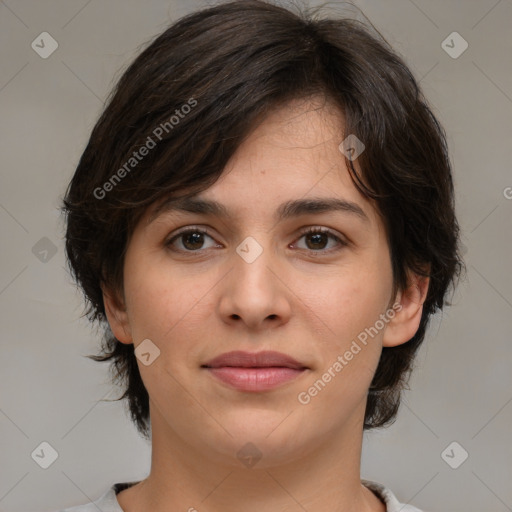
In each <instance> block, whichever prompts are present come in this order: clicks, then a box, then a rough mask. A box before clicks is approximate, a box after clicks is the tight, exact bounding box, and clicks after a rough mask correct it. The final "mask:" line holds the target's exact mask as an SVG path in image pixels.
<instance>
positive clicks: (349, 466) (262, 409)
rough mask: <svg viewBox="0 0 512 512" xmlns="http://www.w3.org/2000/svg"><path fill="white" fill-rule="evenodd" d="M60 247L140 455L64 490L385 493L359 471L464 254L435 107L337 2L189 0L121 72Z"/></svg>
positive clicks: (110, 502)
mask: <svg viewBox="0 0 512 512" xmlns="http://www.w3.org/2000/svg"><path fill="white" fill-rule="evenodd" d="M64 209H65V211H66V214H67V233H66V248H67V254H68V258H69V263H70V267H71V270H72V272H73V274H74V276H75V278H76V279H77V282H78V283H79V285H80V286H81V287H82V289H83V291H84V294H85V297H86V299H87V301H88V305H89V308H88V313H89V317H90V318H91V319H94V320H99V321H100V322H104V323H105V325H106V330H105V339H104V346H103V350H102V353H101V354H100V355H98V356H94V358H95V359H96V360H101V361H106V360H109V361H111V362H112V369H113V370H114V376H115V378H116V379H117V380H119V381H120V382H122V383H123V385H124V386H125V393H124V395H123V398H126V399H127V401H128V404H129V408H130V412H131V416H132V418H133V420H134V422H135V424H136V425H137V427H138V429H139V430H140V432H141V433H142V434H143V435H145V436H146V437H148V438H150V439H151V443H152V464H151V472H150V474H149V475H148V477H147V478H146V479H145V480H143V481H141V482H126V483H117V484H114V485H112V486H110V487H109V489H108V490H107V491H106V492H105V493H104V495H103V496H101V497H100V498H99V499H98V500H97V501H96V502H94V503H91V504H89V505H84V506H79V507H75V508H72V509H68V510H72V511H73V512H80V511H88V510H97V509H98V508H99V509H101V510H103V511H107V510H108V511H118V512H119V511H121V510H122V511H125V512H132V511H139V512H140V511H144V510H152V511H157V512H158V511H162V512H163V511H168V510H188V511H189V512H192V511H194V510H197V511H199V512H201V511H209V512H216V511H223V512H227V511H234V510H237V511H239V510H243V511H244V512H252V511H256V510H258V511H259V510H262V509H264V510H268V511H272V512H274V511H280V512H281V511H290V512H291V511H295V510H297V511H299V510H307V511H308V512H317V511H322V512H323V511H326V510H329V511H337V512H338V511H339V512H342V511H348V510H351V511H352V510H358V511H360V512H370V511H372V512H377V511H380V512H382V511H388V512H389V511H398V510H401V511H403V512H406V511H407V512H413V511H417V510H418V509H417V508H415V507H413V506H411V505H404V504H402V503H399V501H398V500H397V498H396V497H395V496H394V494H393V493H392V492H391V490H389V489H387V488H386V487H384V486H382V485H380V484H378V483H376V482H370V481H367V480H364V479H363V480H361V476H360V458H361V445H362V435H363V431H364V430H368V429H372V428H377V427H382V426H385V425H388V424H389V423H391V422H392V421H393V420H394V418H395V416H396V414H397V411H398V407H399V403H400V391H401V389H402V388H403V385H404V383H405V382H406V379H407V377H408V375H409V373H410V369H411V366H412V362H413V359H414V355H415V353H416V352H417V350H418V348H419V346H420V345H421V343H422V341H423V339H424V336H425V332H426V328H427V324H428V321H429V318H430V316H431V315H432V314H433V313H435V312H436V311H437V310H439V309H441V308H442V307H443V306H444V304H445V296H446V294H447V291H448V289H449V287H450V285H451V284H455V281H456V278H457V277H458V276H459V274H460V271H461V269H462V266H463V263H462V261H461V259H460V256H459V249H458V234H459V227H458V223H457V220H456V217H455V212H454V199H453V183H452V176H451V170H450V164H449V159H448V155H447V149H446V143H445V138H444V134H443V131H442V128H441V127H440V126H439V124H438V122H437V120H436V119H435V117H434V116H433V114H432V112H431V111H430V109H429V107H428V106H427V104H426V101H425V100H424V98H423V96H422V94H421V92H420V90H419V88H418V85H417V83H416V82H415V80H414V78H413V76H412V74H411V73H410V71H409V70H408V68H407V67H406V65H405V64H404V63H403V61H402V60H401V59H400V58H399V57H398V56H397V55H396V54H395V53H394V52H393V51H392V50H391V49H390V48H389V47H388V46H387V44H386V43H385V42H384V41H382V40H381V39H380V38H379V37H378V36H377V35H374V34H372V32H371V31H370V30H369V29H368V28H366V27H364V26H363V25H362V24H360V23H359V22H356V21H351V20H343V19H319V18H316V17H315V15H314V14H312V13H305V12H302V13H294V12H291V11H289V10H287V9H284V8H281V7H277V6H274V5H271V4H268V3H266V2H262V1H259V0H248V1H234V2H229V3H223V4H220V5H217V6H215V7H211V8H208V9H203V10H201V11H198V12H195V13H192V14H190V15H188V16H186V17H184V18H182V19H180V20H178V21H177V22H176V23H174V24H173V25H172V26H170V27H169V28H168V29H167V30H166V31H165V32H164V33H162V34H161V35H160V36H159V37H157V38H156V39H155V40H154V41H153V42H152V43H151V44H150V45H149V46H148V47H147V49H145V50H144V51H143V52H142V53H141V54H140V55H139V56H138V57H137V58H136V59H135V61H134V62H133V63H132V65H131V66H130V67H129V68H128V69H127V71H126V72H125V73H124V75H123V76H122V77H121V79H120V81H119V83H118V84H117V87H116V89H115V91H114V92H113V94H112V97H111V99H110V101H109V102H108V104H107V106H106V108H105V110H104V112H103V114H102V116H101V118H100V119H99V121H98V123H97V124H96V126H95V128H94V129H93V132H92V134H91V138H90V140H89V143H88V145H87V147H86V149H85V151H84V153H83V155H82V157H81V159H80V162H79V165H78V168H77V169H76V172H75V174H74V176H73V179H72V181H71V183H70V185H69V188H68V191H67V194H66V197H65V201H64Z"/></svg>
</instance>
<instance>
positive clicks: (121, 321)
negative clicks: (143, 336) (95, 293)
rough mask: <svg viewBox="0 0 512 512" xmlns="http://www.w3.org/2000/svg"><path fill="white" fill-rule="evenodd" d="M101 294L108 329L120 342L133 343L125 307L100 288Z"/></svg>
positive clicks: (114, 296)
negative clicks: (108, 325)
mask: <svg viewBox="0 0 512 512" xmlns="http://www.w3.org/2000/svg"><path fill="white" fill-rule="evenodd" d="M101 290H102V292H103V304H104V305H105V313H106V315H107V320H108V323H109V324H110V329H111V330H112V332H113V333H114V336H115V337H116V338H117V339H118V340H119V341H120V342H121V343H125V344H127V345H129V344H130V343H133V339H132V334H131V329H130V322H129V320H128V313H127V312H126V306H125V305H124V304H123V302H122V301H121V300H120V299H119V298H118V297H117V296H116V294H115V293H114V292H112V291H110V290H107V289H106V287H104V286H102V287H101Z"/></svg>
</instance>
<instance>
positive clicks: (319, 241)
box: [308, 233, 325, 248]
mask: <svg viewBox="0 0 512 512" xmlns="http://www.w3.org/2000/svg"><path fill="white" fill-rule="evenodd" d="M309 236H310V238H311V239H312V240H313V245H317V244H320V245H325V244H322V238H323V237H325V233H314V234H313V235H309ZM308 245H309V244H308ZM315 248H318V247H315Z"/></svg>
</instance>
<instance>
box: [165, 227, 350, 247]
mask: <svg viewBox="0 0 512 512" xmlns="http://www.w3.org/2000/svg"><path fill="white" fill-rule="evenodd" d="M205 238H209V239H210V240H212V241H214V239H213V237H212V236H210V235H209V234H208V231H207V230H205V229H203V228H199V227H188V228H187V229H183V230H182V231H179V232H178V233H176V234H175V235H174V236H172V238H170V239H169V240H168V241H166V242H165V246H166V247H168V248H169V249H171V250H173V251H177V252H199V251H200V250H204V249H209V248H212V247H222V246H221V245H219V244H216V243H214V244H212V245H210V246H209V247H208V246H207V247H205V246H204V244H205ZM301 238H304V239H305V241H306V247H298V248H299V249H304V250H306V251H310V252H331V251H336V250H339V249H341V248H342V247H345V246H346V245H348V243H347V242H345V241H344V240H342V239H341V238H340V237H338V236H337V235H335V234H334V233H333V232H332V231H331V230H329V229H327V228H322V227H308V228H305V229H303V230H302V231H301V237H300V238H299V240H300V239H301ZM329 239H330V240H333V241H334V242H335V244H334V248H333V247H331V248H329V249H326V246H328V245H329ZM178 242H179V244H178V245H180V246H181V247H177V246H176V244H177V243H178ZM214 242H215V241H214ZM294 245H295V244H292V247H293V246H294ZM336 245H337V246H338V247H337V248H336Z"/></svg>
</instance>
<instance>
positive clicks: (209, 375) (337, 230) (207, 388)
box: [105, 100, 421, 467]
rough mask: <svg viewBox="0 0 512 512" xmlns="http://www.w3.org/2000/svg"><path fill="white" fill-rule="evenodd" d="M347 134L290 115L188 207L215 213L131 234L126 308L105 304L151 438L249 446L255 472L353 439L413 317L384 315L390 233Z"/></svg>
mask: <svg viewBox="0 0 512 512" xmlns="http://www.w3.org/2000/svg"><path fill="white" fill-rule="evenodd" d="M342 133H343V119H342V117H341V114H340V112H339V111H338V110H337V109H335V108H334V107H333V106H328V105H327V106H322V102H314V101H313V100H309V101H305V100H304V101H295V102H292V103H289V104H288V105H287V106H286V107H283V108H281V109H279V110H276V111H275V112H273V113H272V114H271V115H270V116H269V117H268V118H267V119H266V120H265V121H264V122H263V123H262V124H261V125H259V127H258V128H257V129H256V130H255V131H254V132H253V133H252V134H251V135H250V137H249V138H248V139H246V141H245V142H244V143H243V144H242V145H241V146H240V147H239V149H238V151H237V152H236V154H235V155H234V156H233V158H232V159H231V160H230V162H229V164H228V165H227V167H226V169H225V170H224V172H223V174H222V176H221V177H220V179H219V180H218V181H217V182H216V183H215V184H214V185H213V186H211V187H210V188H209V189H207V190H206V191H203V192H201V193H200V194H198V195H197V196H195V198H194V199H196V200H199V199H201V200H203V201H209V202H216V203H218V205H220V206H221V209H220V210H221V211H215V209H213V208H207V209H205V208H202V209H199V208H197V202H196V208H193V207H192V206H193V205H191V204H189V205H188V207H187V208H188V210H196V211H195V212H194V211H185V210H182V209H178V208H177V205H176V204H174V205H173V204H172V203H170V204H169V205H168V208H167V209H163V210H162V211H161V212H160V213H159V214H158V215H156V216H155V215H154V208H151V209H149V210H148V211H147V212H146V215H145V216H144V218H143V219H142V220H141V221H140V223H139V224H138V226H137V227H136V229H135V231H134V233H133V236H132V238H131V240H130V243H129V246H128V249H127V253H126V258H125V267H124V298H123V300H124V305H122V306H121V307H116V306H115V305H114V303H113V302H112V301H111V300H110V298H109V297H108V296H107V295H106V296H105V300H106V305H107V314H108V318H109V322H110V324H111V327H112V329H113V331H114V334H115V335H116V337H117V338H118V339H119V340H120V341H121V342H124V343H133V344H134V345H135V347H136V348H137V347H140V348H139V349H138V351H139V352H142V353H144V354H145V355H144V356H143V357H142V358H141V359H142V360H141V359H138V360H137V362H138V365H139V369H140V373H141V376H142V379H143V381H144V384H145V386H146V388H147V390H148V393H149V396H150V407H151V422H152V430H153V439H155V435H156V433H158V435H159V436H166V438H167V439H173V440H174V442H175V443H176V444H177V445H178V444H179V445H180V446H189V447H192V448H191V449H194V450H200V451H201V453H202V454H203V455H204V456H206V457H210V458H211V459H212V460H217V461H219V460H222V461H225V462H226V464H230V463H236V462H237V461H236V459H237V453H238V454H239V455H238V457H239V456H240V453H239V451H240V450H241V449H242V455H243V450H249V448H247V447H245V448H243V447H244V446H245V445H246V444H247V443H249V442H250V443H252V444H253V445H254V446H256V447H257V449H258V451H259V452H260V453H261V454H262V459H261V462H260V467H264V466H265V465H268V466H271V465H273V464H278V463H280V462H283V461H292V460H293V459H295V458H297V457H305V456H307V454H308V453H312V452H313V451H314V450H317V449H318V447H319V446H321V445H322V444H323V443H325V442H326V441H328V442H329V443H331V445H332V444H333V443H338V444H339V445H340V446H341V445H342V444H343V443H348V442H349V440H352V438H353V436H354V435H355V434H354V433H355V432H359V433H360V432H361V431H362V421H363V417H364V410H365V403H366V395H367V390H368V388H369V386H370V383H371V380H372V376H373V374H374V372H375V369H376V367H377V364H378V361H379V356H380V353H381V350H382V346H383V345H387V346H392V345H397V344H399V343H403V342H405V341H407V340H408V339H410V337H412V335H413V334H414V332H415V329H416V328H417V324H418V321H419V316H418V308H413V309H414V311H413V310H411V309H407V307H408V306H407V304H404V305H403V306H399V307H396V306H395V307H394V308H393V306H392V305H393V304H395V300H397V299H398V300H400V297H401V295H400V294H399V296H397V297H393V296H392V284H393V282H392V271H391V261H390V254H389V246H388V242H387V237H386V233H385V230H384V226H383V223H382V220H381V219H380V217H379V216H378V215H377V212H376V211H375V209H374V207H373V206H372V205H371V204H370V203H369V202H368V201H366V200H365V198H364V197H363V196H362V195H361V194H360V193H359V192H358V191H357V189H356V188H355V186H354V184H353V183H352V181H351V179H350V177H349V173H348V170H347V167H346V165H345V161H344V157H343V155H342V153H341V152H340V150H339V145H340V142H341V141H342V140H343V138H344V137H342V136H341V135H340V134H342ZM356 165H357V164H356ZM314 202H317V203H318V205H320V206H318V205H317V208H316V209H313V208H312V207H311V205H313V204H315V203H314ZM283 205H285V206H286V205H287V207H283ZM308 205H309V208H308ZM417 302H419V301H416V303H417ZM407 311H409V313H407ZM413 313H414V314H413ZM419 315H420V316H421V307H420V308H419ZM365 334H366V336H365ZM144 340H150V341H144ZM143 341H144V343H145V345H141V343H142V342H143ZM158 350H159V351H160V352H159V355H157V351H158ZM233 352H235V353H234V354H233ZM264 352H267V353H266V354H265V353H264ZM268 352H273V354H268ZM148 354H149V355H148ZM144 358H145V359H144ZM148 363H150V364H148Z"/></svg>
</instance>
